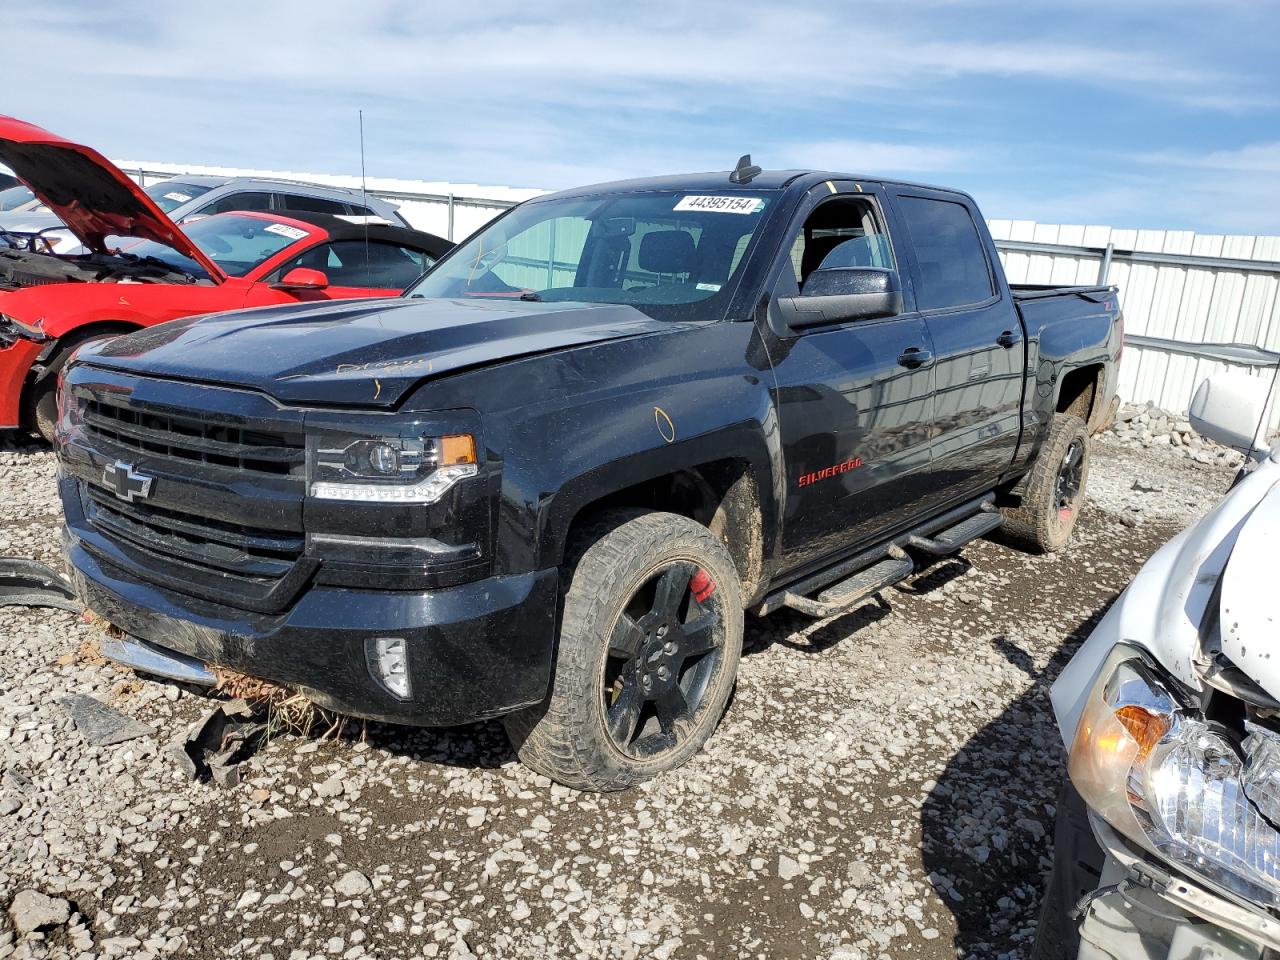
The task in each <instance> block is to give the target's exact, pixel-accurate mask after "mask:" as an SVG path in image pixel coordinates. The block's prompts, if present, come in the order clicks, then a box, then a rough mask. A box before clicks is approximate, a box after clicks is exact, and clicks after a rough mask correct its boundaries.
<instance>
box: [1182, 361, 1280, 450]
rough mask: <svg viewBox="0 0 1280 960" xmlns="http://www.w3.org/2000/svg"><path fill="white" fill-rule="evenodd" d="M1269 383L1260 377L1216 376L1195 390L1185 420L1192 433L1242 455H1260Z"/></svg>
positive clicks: (1241, 375) (1235, 374) (1262, 445)
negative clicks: (1194, 432)
mask: <svg viewBox="0 0 1280 960" xmlns="http://www.w3.org/2000/svg"><path fill="white" fill-rule="evenodd" d="M1269 392H1270V384H1269V382H1268V381H1267V380H1264V379H1262V378H1260V377H1249V376H1245V375H1244V374H1239V373H1218V374H1214V375H1213V376H1212V377H1208V378H1207V379H1205V380H1204V381H1203V382H1201V384H1200V386H1199V387H1197V388H1196V393H1195V396H1193V397H1192V398H1191V407H1190V408H1189V409H1188V410H1187V418H1188V419H1189V420H1190V421H1191V426H1192V428H1193V429H1194V430H1195V431H1196V433H1199V434H1202V435H1203V436H1206V437H1208V438H1209V439H1210V440H1216V441H1217V442H1218V443H1221V444H1223V445H1224V446H1227V447H1234V448H1235V449H1236V450H1240V451H1243V452H1244V453H1246V454H1256V453H1261V452H1263V451H1265V450H1266V444H1265V443H1263V442H1262V441H1261V440H1260V439H1259V438H1258V437H1259V434H1261V433H1262V432H1263V430H1264V424H1265V421H1264V418H1263V414H1264V413H1265V412H1266V408H1267V394H1268V393H1269Z"/></svg>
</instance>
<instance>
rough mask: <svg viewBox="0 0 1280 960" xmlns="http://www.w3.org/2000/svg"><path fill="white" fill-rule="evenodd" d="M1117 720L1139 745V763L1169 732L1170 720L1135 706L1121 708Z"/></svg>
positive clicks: (1117, 713) (1117, 712)
mask: <svg viewBox="0 0 1280 960" xmlns="http://www.w3.org/2000/svg"><path fill="white" fill-rule="evenodd" d="M1116 719H1117V720H1119V721H1120V722H1121V723H1122V724H1123V725H1124V728H1125V729H1126V730H1127V731H1129V736H1131V737H1133V739H1134V741H1135V742H1136V743H1137V744H1138V756H1137V759H1138V760H1139V761H1141V760H1145V759H1146V758H1147V754H1149V753H1150V752H1151V748H1152V747H1154V746H1155V745H1156V744H1157V743H1159V742H1160V738H1161V737H1163V736H1164V735H1165V734H1166V733H1168V732H1169V726H1170V723H1169V718H1168V717H1165V716H1161V715H1160V714H1156V713H1151V712H1150V711H1148V710H1144V709H1143V708H1142V707H1137V706H1133V705H1129V706H1124V707H1121V708H1120V709H1119V710H1117V711H1116Z"/></svg>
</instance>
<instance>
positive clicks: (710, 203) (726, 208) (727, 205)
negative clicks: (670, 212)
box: [674, 197, 764, 213]
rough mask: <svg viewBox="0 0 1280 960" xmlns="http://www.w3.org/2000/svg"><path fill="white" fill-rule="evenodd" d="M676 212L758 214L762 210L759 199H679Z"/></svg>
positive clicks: (762, 201)
mask: <svg viewBox="0 0 1280 960" xmlns="http://www.w3.org/2000/svg"><path fill="white" fill-rule="evenodd" d="M674 209H676V210H696V211H698V212H699V213H759V212H760V211H761V210H763V209H764V200H763V199H761V198H760V197H681V198H680V202H679V203H677V204H676V205H675V208H674Z"/></svg>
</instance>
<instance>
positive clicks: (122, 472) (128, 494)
mask: <svg viewBox="0 0 1280 960" xmlns="http://www.w3.org/2000/svg"><path fill="white" fill-rule="evenodd" d="M151 481H152V478H151V477H148V476H145V475H143V474H141V473H138V471H136V470H134V469H133V464H132V463H125V462H124V461H123V460H117V461H116V462H115V463H113V464H112V465H111V466H109V467H107V468H106V469H104V470H103V471H102V482H103V484H104V485H105V486H106V487H107V488H108V489H109V490H110V491H111V492H112V493H114V494H115V495H116V496H117V497H119V498H120V499H121V500H127V501H129V502H130V503H132V502H133V501H134V500H141V499H143V498H144V497H146V496H147V495H148V494H150V493H151Z"/></svg>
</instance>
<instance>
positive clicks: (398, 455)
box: [57, 158, 1123, 790]
mask: <svg viewBox="0 0 1280 960" xmlns="http://www.w3.org/2000/svg"><path fill="white" fill-rule="evenodd" d="M744 159H745V158H744ZM1122 336H1123V333H1122V327H1121V320H1120V314H1119V310H1118V306H1117V294H1116V290H1115V288H1113V287H1070V288H1036V289H1027V290H1010V288H1009V286H1008V285H1007V283H1006V281H1005V278H1004V274H1003V272H1002V269H1001V265H1000V261H999V259H998V258H997V255H996V250H995V247H994V246H993V244H992V242H991V238H990V236H989V235H988V233H987V231H986V228H985V226H984V224H983V220H982V217H981V216H980V215H979V213H978V210H977V208H976V207H975V205H974V203H973V201H972V200H971V199H970V198H969V197H968V196H966V195H965V194H963V193H958V192H955V191H950V190H941V189H937V188H933V187H923V186H916V185H911V184H905V183H890V182H885V181H877V180H871V179H860V178H857V177H851V176H846V175H842V174H833V173H814V172H799V171H781V172H763V171H760V170H759V168H756V167H749V166H747V165H746V164H745V163H740V164H739V166H738V168H737V169H736V170H734V171H733V172H732V173H730V174H726V173H717V174H699V175H691V176H673V177H663V178H656V179H648V180H637V181H630V182H622V183H614V184H607V185H603V186H595V187H588V188H584V189H580V190H571V191H567V192H563V193H558V194H555V195H551V196H545V197H540V198H538V199H536V200H531V201H529V202H527V203H524V204H522V205H520V206H518V207H516V208H514V209H512V210H510V211H508V212H507V213H505V214H504V215H502V216H501V217H499V218H498V219H496V220H495V221H493V222H492V223H491V224H489V225H488V226H487V227H485V228H484V229H482V230H481V231H479V232H478V233H476V234H475V235H474V236H472V237H471V238H470V239H469V240H468V241H466V242H464V243H463V244H461V245H460V246H459V247H458V248H457V249H456V250H455V251H454V252H452V253H451V254H449V255H448V256H446V257H445V258H444V259H443V260H441V261H440V263H439V264H438V265H437V266H436V267H435V268H434V269H433V270H432V271H431V272H430V273H428V274H427V275H426V276H425V277H423V278H422V280H421V281H420V282H418V283H417V285H416V286H414V287H411V288H410V289H409V290H408V291H407V292H406V293H405V295H404V296H403V297H402V298H401V299H399V300H395V299H392V300H378V301H349V302H341V303H324V304H315V305H299V306H290V307H281V308H269V309H261V310H253V311H242V312H238V313H232V314H223V315H218V316H212V317H206V318H203V319H200V320H180V321H175V322H172V323H168V324H164V325H162V326H158V327H154V328H152V329H149V330H146V331H141V332H138V333H136V334H132V335H130V336H126V337H121V338H119V339H115V340H112V341H109V342H103V343H101V344H94V345H92V346H90V347H88V348H86V349H84V350H82V351H81V352H80V353H79V354H78V355H77V357H76V360H75V362H74V363H71V364H69V366H68V367H67V369H66V370H65V372H64V374H63V388H62V392H61V403H60V408H59V424H58V428H57V434H58V436H57V444H58V450H59V455H60V469H61V475H60V480H59V482H60V485H61V495H62V501H63V505H64V508H65V512H66V549H67V554H68V557H69V560H70V565H71V567H72V569H73V574H74V578H75V580H76V583H77V587H78V589H79V591H80V592H81V595H82V597H83V599H84V600H85V602H86V603H87V604H88V605H89V607H91V608H92V609H94V610H96V611H98V612H99V613H101V614H102V615H104V616H105V617H106V618H107V619H108V620H110V621H111V622H113V623H115V624H117V625H119V626H120V627H122V628H123V629H124V631H125V632H126V633H127V634H128V635H129V636H130V638H131V639H129V640H128V641H127V642H125V643H121V644H115V645H113V647H112V651H113V653H112V655H113V656H114V657H115V658H116V659H118V660H120V661H121V662H126V663H131V664H133V665H135V666H138V667H140V668H143V669H146V670H150V671H152V672H159V673H165V672H166V671H169V670H172V671H174V672H176V673H177V674H178V675H183V671H185V670H196V671H199V670H201V669H203V667H202V664H220V665H223V666H226V667H229V668H233V669H235V670H239V671H242V672H245V673H249V674H252V675H255V676H260V677H264V678H267V679H270V680H274V681H277V682H280V683H283V684H286V685H290V686H293V687H295V688H298V689H301V690H304V691H305V692H307V693H308V694H309V695H310V696H311V697H313V698H314V699H315V700H316V701H317V702H319V703H320V704H321V705H324V706H327V707H330V708H333V709H337V710H340V711H344V712H347V713H351V714H355V715H358V716H362V717H370V718H378V719H382V720H388V721H393V722H399V723H407V724H420V725H433V726H436V725H453V724H459V723H464V722H470V721H475V720H479V719H482V718H489V717H503V718H504V722H505V724H506V728H507V730H508V732H509V734H510V735H511V737H512V740H513V742H514V744H515V746H516V748H517V750H518V751H519V754H520V756H521V758H522V759H523V760H524V761H525V762H526V763H528V764H529V765H530V766H532V767H534V768H536V769H538V770H540V771H542V772H544V773H546V774H547V775H548V776H550V777H552V778H554V779H556V780H558V781H560V782H562V783H566V784H570V785H574V786H577V787H581V788H586V789H599V790H609V789H618V788H622V787H626V786H628V785H630V784H634V783H636V782H638V781H640V780H642V779H645V778H647V777H651V776H653V775H655V774H657V773H659V772H661V771H664V770H668V769H670V768H672V767H674V766H676V765H678V764H680V763H682V762H684V761H685V760H686V759H688V758H689V757H690V756H691V755H692V754H693V753H695V752H696V751H697V750H698V749H699V747H700V746H701V744H702V743H704V742H705V741H706V739H707V737H708V736H710V734H711V732H712V731H713V729H714V728H715V726H716V725H717V723H718V722H719V720H720V717H721V714H722V713H723V711H724V709H725V705H726V703H727V701H728V699H729V695H730V691H731V689H732V687H733V683H734V676H735V673H736V670H737V666H738V658H739V653H740V650H741V646H742V632H743V621H744V613H745V612H751V613H754V614H760V615H763V614H767V613H769V612H770V611H774V610H777V609H779V608H784V607H785V608H789V609H791V610H793V611H798V612H799V613H800V614H805V615H809V616H813V617H827V616H831V615H834V614H838V613H841V612H844V611H847V610H850V609H852V608H854V607H855V606H857V605H858V604H860V603H862V602H864V601H865V600H866V599H867V598H869V597H870V596H872V595H873V594H874V593H875V592H876V591H878V590H881V589H883V588H885V587H887V586H888V585H890V584H892V583H894V582H895V581H898V580H901V579H902V578H904V577H906V576H908V575H909V574H910V573H911V572H912V571H913V570H914V569H916V568H917V567H918V566H919V565H921V564H924V563H927V562H928V561H929V559H930V558H933V557H937V556H939V555H946V554H950V553H954V552H955V551H956V550H958V549H959V548H960V547H961V546H962V545H963V544H964V543H965V542H967V541H969V540H971V539H973V538H975V537H978V536H981V535H983V534H986V533H990V532H992V531H995V529H996V528H997V527H999V526H1003V535H1004V536H1006V537H1008V538H1010V539H1012V540H1015V541H1018V542H1020V543H1022V544H1026V545H1028V546H1030V547H1031V548H1034V549H1039V550H1054V549H1056V548H1058V547H1060V546H1061V545H1062V544H1063V543H1064V541H1065V540H1066V538H1067V536H1068V535H1069V534H1070V531H1071V529H1072V526H1073V525H1074V522H1075V519H1076V514H1077V511H1078V510H1079V507H1080V505H1081V502H1082V496H1083V487H1084V483H1085V478H1086V474H1087V469H1088V453H1089V433H1090V429H1091V428H1094V429H1096V428H1097V427H1098V426H1099V424H1100V423H1101V422H1102V421H1104V420H1105V418H1106V416H1107V414H1108V411H1109V407H1110V405H1111V400H1112V398H1113V396H1114V392H1115V384H1116V363H1117V360H1118V359H1119V356H1120V350H1121V341H1122Z"/></svg>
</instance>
